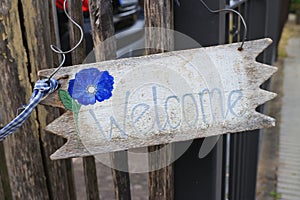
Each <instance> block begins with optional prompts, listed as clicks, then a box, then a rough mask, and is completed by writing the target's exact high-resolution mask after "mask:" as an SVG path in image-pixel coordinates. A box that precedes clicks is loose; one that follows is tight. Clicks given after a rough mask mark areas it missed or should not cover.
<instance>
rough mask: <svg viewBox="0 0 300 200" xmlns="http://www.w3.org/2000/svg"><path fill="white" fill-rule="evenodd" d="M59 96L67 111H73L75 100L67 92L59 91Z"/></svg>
mask: <svg viewBox="0 0 300 200" xmlns="http://www.w3.org/2000/svg"><path fill="white" fill-rule="evenodd" d="M58 95H59V98H60V100H61V102H62V103H63V105H64V107H65V108H66V109H67V110H71V111H73V102H74V100H73V99H72V97H71V96H70V95H69V93H68V92H67V91H65V90H59V91H58Z"/></svg>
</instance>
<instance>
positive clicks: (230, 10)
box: [199, 0, 247, 51]
mask: <svg viewBox="0 0 300 200" xmlns="http://www.w3.org/2000/svg"><path fill="white" fill-rule="evenodd" d="M199 1H200V2H201V3H202V4H203V5H204V6H205V7H206V9H207V10H208V11H209V12H211V13H220V12H233V13H235V14H237V15H238V16H239V17H240V19H241V20H242V23H243V25H244V29H245V31H244V35H243V40H242V44H241V46H240V47H239V48H238V50H239V51H242V50H243V46H244V43H245V40H246V38H247V24H246V21H245V19H244V17H243V16H242V15H241V13H239V12H238V11H236V10H234V9H231V8H223V9H219V10H212V9H210V8H209V7H208V6H207V4H206V3H205V2H204V1H203V0H199Z"/></svg>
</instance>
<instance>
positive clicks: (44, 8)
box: [21, 0, 75, 199]
mask: <svg viewBox="0 0 300 200" xmlns="http://www.w3.org/2000/svg"><path fill="white" fill-rule="evenodd" d="M21 4H22V8H23V10H22V12H23V15H24V16H23V17H24V22H23V23H24V29H25V35H23V36H24V37H25V38H26V41H27V45H26V46H25V47H26V51H27V53H28V59H29V63H30V64H29V70H30V72H31V74H30V78H31V79H30V81H31V83H32V84H33V83H34V82H35V81H36V80H38V79H39V77H38V76H37V71H38V70H41V69H47V68H50V67H53V52H52V51H51V49H50V44H51V43H52V42H51V31H52V32H53V31H54V28H53V27H51V26H50V20H49V18H50V16H49V3H48V1H43V2H41V1H37V0H31V1H28V0H23V1H21ZM33 11H34V12H33ZM54 43H55V41H54ZM41 49H42V51H41ZM59 114H60V113H59V110H58V109H54V108H51V107H44V106H38V108H37V122H38V130H39V133H40V142H41V153H42V156H43V165H44V170H45V176H46V178H47V179H46V181H47V188H48V192H49V197H50V198H53V199H60V198H63V199H73V197H74V192H75V191H74V188H73V185H72V182H73V180H72V179H71V180H69V179H70V177H69V176H68V166H69V165H70V162H71V160H65V161H60V162H53V161H51V160H50V159H49V156H50V154H51V153H52V152H53V151H54V148H56V147H57V146H59V145H61V144H63V143H64V140H63V139H62V138H59V137H57V136H54V135H51V134H47V133H46V132H45V130H44V129H45V127H46V125H47V124H48V123H49V122H51V121H53V120H54V119H55V118H57V117H58V116H59ZM69 181H71V182H69Z"/></svg>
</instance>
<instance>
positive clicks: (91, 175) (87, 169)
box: [68, 0, 100, 200]
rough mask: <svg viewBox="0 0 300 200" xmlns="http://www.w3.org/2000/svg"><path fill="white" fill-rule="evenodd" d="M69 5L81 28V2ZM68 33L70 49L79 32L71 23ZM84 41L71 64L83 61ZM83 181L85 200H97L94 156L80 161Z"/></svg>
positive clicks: (74, 1) (70, 11) (71, 2)
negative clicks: (81, 162)
mask: <svg viewBox="0 0 300 200" xmlns="http://www.w3.org/2000/svg"><path fill="white" fill-rule="evenodd" d="M68 3H69V10H68V11H69V15H70V16H71V18H72V19H74V21H75V22H77V23H78V24H79V25H80V26H81V27H83V15H82V1H78V0H68ZM69 24H70V26H69V30H70V31H69V33H70V46H71V48H72V47H73V46H74V45H76V44H77V43H78V41H79V39H80V36H81V35H80V31H79V29H78V28H77V27H75V25H74V24H73V23H71V22H70V23H69ZM85 57H86V56H85V40H84V39H83V41H82V43H81V44H80V45H79V46H78V48H77V49H75V50H74V51H73V52H72V64H73V65H77V64H81V63H82V62H83V61H84V59H85ZM82 161H83V170H84V180H85V187H86V196H87V199H91V200H92V199H93V200H97V199H99V198H100V196H99V189H98V182H97V169H96V163H95V159H94V156H88V157H85V158H83V159H82Z"/></svg>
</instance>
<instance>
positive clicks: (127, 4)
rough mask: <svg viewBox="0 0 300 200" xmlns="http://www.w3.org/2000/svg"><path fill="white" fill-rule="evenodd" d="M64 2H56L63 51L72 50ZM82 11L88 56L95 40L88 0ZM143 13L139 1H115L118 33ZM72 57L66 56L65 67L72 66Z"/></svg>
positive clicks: (114, 13) (61, 0)
mask: <svg viewBox="0 0 300 200" xmlns="http://www.w3.org/2000/svg"><path fill="white" fill-rule="evenodd" d="M63 3H64V0H56V7H57V17H58V22H59V35H60V42H61V49H62V50H63V51H65V50H68V49H70V42H69V41H70V37H69V28H68V27H69V20H68V18H67V17H66V15H65V13H64V11H63ZM82 11H83V16H84V27H83V30H84V37H85V41H86V54H87V55H88V54H89V52H91V51H92V50H93V47H94V45H93V40H92V35H91V21H90V16H89V9H88V0H83V1H82ZM141 12H142V9H141V6H140V2H139V1H138V0H113V22H114V27H115V31H116V33H120V32H121V31H124V30H126V29H128V28H130V27H131V26H132V25H134V24H135V22H136V21H137V20H138V17H139V15H140V13H141ZM71 64H72V59H71V55H70V54H67V55H66V61H65V65H66V66H68V65H71Z"/></svg>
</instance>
